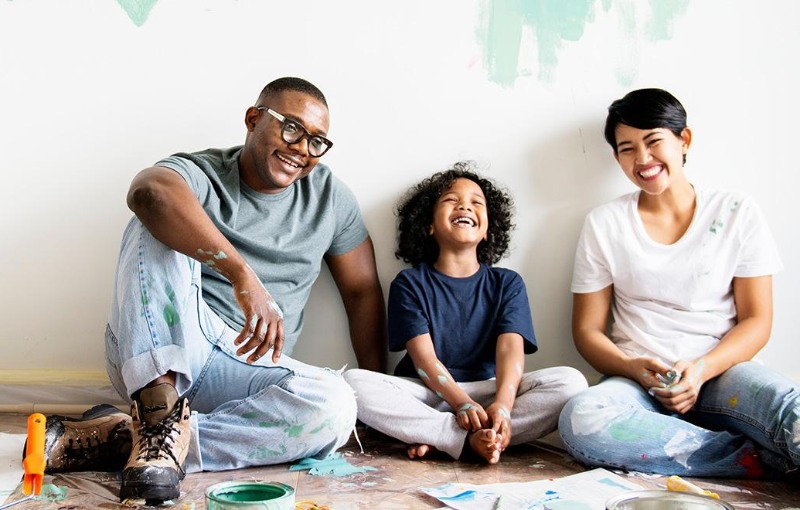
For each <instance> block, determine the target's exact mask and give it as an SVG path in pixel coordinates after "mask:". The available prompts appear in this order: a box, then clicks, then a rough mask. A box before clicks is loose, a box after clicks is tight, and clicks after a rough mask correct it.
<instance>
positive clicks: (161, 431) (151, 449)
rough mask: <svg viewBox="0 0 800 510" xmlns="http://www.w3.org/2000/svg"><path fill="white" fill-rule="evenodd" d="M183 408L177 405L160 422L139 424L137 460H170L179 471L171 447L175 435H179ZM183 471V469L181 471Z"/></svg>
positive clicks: (178, 463)
mask: <svg viewBox="0 0 800 510" xmlns="http://www.w3.org/2000/svg"><path fill="white" fill-rule="evenodd" d="M182 408H183V406H182V405H181V404H178V405H176V406H175V410H174V411H172V413H170V414H169V416H167V417H166V418H164V419H163V420H161V421H160V422H158V423H156V424H154V425H152V426H148V425H146V424H145V423H144V421H142V422H141V424H142V427H141V431H140V437H139V445H138V446H139V459H141V460H144V461H149V460H154V459H158V458H171V459H172V461H173V462H174V463H175V465H176V466H178V469H181V465H180V462H178V459H177V458H176V457H175V454H174V453H173V451H172V450H173V448H172V447H173V445H174V444H175V437H174V435H173V433H174V434H175V435H180V433H181V431H180V427H179V422H180V419H181V413H182ZM181 471H183V469H181Z"/></svg>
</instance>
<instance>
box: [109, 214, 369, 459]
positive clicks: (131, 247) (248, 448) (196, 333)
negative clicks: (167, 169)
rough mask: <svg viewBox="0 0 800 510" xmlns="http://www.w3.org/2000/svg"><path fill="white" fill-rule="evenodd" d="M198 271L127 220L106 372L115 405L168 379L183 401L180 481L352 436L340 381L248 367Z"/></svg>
mask: <svg viewBox="0 0 800 510" xmlns="http://www.w3.org/2000/svg"><path fill="white" fill-rule="evenodd" d="M201 283H202V282H201V276H200V263H199V262H197V261H196V260H194V259H192V258H190V257H187V256H185V255H182V254H181V253H178V252H176V251H174V250H171V249H169V248H168V247H167V246H165V245H164V244H162V243H161V242H159V241H158V240H156V239H155V238H153V236H152V235H151V234H150V232H149V231H148V230H147V229H146V228H145V227H144V225H142V224H141V222H139V220H137V219H136V218H134V219H132V220H131V222H130V223H129V224H128V227H127V228H126V230H125V233H124V235H123V240H122V247H121V249H120V255H119V261H118V265H117V274H116V280H115V284H114V294H113V296H112V306H111V312H110V314H109V322H108V326H107V327H106V369H107V371H108V375H109V377H110V379H111V382H112V384H113V385H114V387H115V388H116V389H117V391H118V392H119V394H120V395H122V396H123V398H125V399H127V400H130V399H131V395H133V393H134V392H136V391H137V390H139V389H141V388H142V387H144V386H145V385H146V384H148V383H149V382H151V381H153V380H154V379H156V378H157V377H159V376H161V375H164V374H166V373H167V372H173V373H175V375H176V384H175V386H176V389H177V390H178V393H179V394H180V395H182V396H184V397H187V398H188V399H189V407H190V409H192V411H193V412H197V413H198V414H193V416H192V420H191V422H192V443H191V446H190V450H189V455H188V457H187V459H186V464H185V466H184V469H185V470H186V471H187V472H196V471H203V470H206V471H221V470H226V469H237V468H243V467H248V466H258V465H264V464H278V463H283V462H289V461H292V460H296V459H300V458H304V457H311V456H325V455H327V454H328V453H330V452H332V451H334V450H335V449H337V448H338V447H340V446H342V445H343V444H344V443H346V442H347V440H348V439H349V437H350V433H351V431H352V430H353V427H354V426H355V420H356V403H355V396H354V394H353V390H352V389H351V388H350V386H349V385H348V384H347V383H346V382H345V381H344V379H343V378H342V377H341V374H339V373H337V372H335V371H333V370H330V369H326V368H318V367H313V366H310V365H306V364H304V363H301V362H299V361H296V360H293V359H291V358H289V357H288V356H285V355H284V356H282V357H281V359H280V360H279V362H278V364H277V365H275V364H273V363H272V360H271V356H272V352H271V351H270V352H269V353H268V354H266V355H264V356H263V357H262V358H261V359H260V360H259V361H258V362H257V363H254V364H252V365H248V364H247V363H244V362H243V361H242V359H241V357H239V356H236V354H235V352H236V349H237V347H236V346H234V345H233V340H234V339H235V338H236V336H237V335H238V332H237V331H235V330H233V329H231V328H230V327H228V326H227V324H226V323H225V322H224V321H223V320H222V319H221V318H220V317H219V316H218V315H217V314H216V313H215V312H214V311H213V310H211V309H210V308H209V307H208V305H207V304H206V302H205V301H203V298H202V285H201Z"/></svg>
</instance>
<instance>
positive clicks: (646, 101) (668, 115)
mask: <svg viewBox="0 0 800 510" xmlns="http://www.w3.org/2000/svg"><path fill="white" fill-rule="evenodd" d="M618 124H625V125H627V126H631V127H634V128H636V129H655V128H664V129H668V130H670V131H672V133H673V134H674V135H675V136H678V137H679V136H681V133H683V130H684V129H685V128H686V110H684V109H683V105H682V104H681V102H680V101H678V100H677V99H676V98H675V96H673V95H672V94H670V93H669V92H667V91H666V90H661V89H639V90H634V91H632V92H628V93H627V94H626V95H625V97H623V98H622V99H617V100H616V101H614V102H613V103H611V106H609V107H608V117H606V127H605V131H604V134H605V137H606V141H607V142H608V144H609V145H611V148H612V149H613V150H614V154H617V136H616V134H615V130H616V129H617V125H618ZM685 162H686V157H685V156H684V163H685Z"/></svg>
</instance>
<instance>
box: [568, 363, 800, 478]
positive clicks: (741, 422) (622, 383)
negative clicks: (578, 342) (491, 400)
mask: <svg viewBox="0 0 800 510" xmlns="http://www.w3.org/2000/svg"><path fill="white" fill-rule="evenodd" d="M559 430H560V432H561V437H562V438H563V440H564V444H565V446H566V447H567V450H568V451H569V453H570V454H571V455H572V456H573V457H575V458H576V459H578V460H579V461H581V462H582V463H584V464H587V465H590V466H608V467H613V468H619V469H625V470H630V471H642V472H650V473H660V474H665V475H682V476H699V477H702V476H715V477H736V478H744V477H763V476H765V475H768V474H780V473H787V472H789V471H793V470H795V469H797V467H798V466H800V389H798V386H797V385H796V384H794V383H793V382H792V381H790V380H789V379H787V378H785V377H783V376H782V375H780V374H778V373H776V372H774V371H772V370H770V369H768V368H766V367H764V366H763V365H761V364H759V363H757V362H752V361H748V362H745V363H739V364H738V365H735V366H733V367H732V368H730V369H728V370H727V371H726V372H725V373H724V374H722V375H721V376H719V377H717V378H715V379H712V380H710V381H708V382H706V383H705V385H703V387H702V388H701V392H700V396H699V398H698V400H697V403H696V404H695V407H694V409H693V410H692V411H690V412H689V413H687V414H686V415H683V416H682V415H679V414H677V413H671V412H669V411H667V410H666V409H665V408H664V407H663V406H661V404H659V403H658V401H657V400H656V399H654V398H652V397H651V396H650V395H648V394H647V393H646V392H645V390H644V389H642V387H641V386H639V385H638V384H637V383H636V382H634V381H631V380H630V379H627V378H624V377H610V378H607V379H605V380H603V381H601V382H600V383H599V384H597V385H595V386H593V387H591V388H589V389H588V390H586V391H585V392H583V393H580V394H579V395H577V396H576V397H574V398H572V399H571V400H570V401H569V402H568V403H567V405H566V406H565V407H564V409H563V411H562V412H561V416H560V419H559Z"/></svg>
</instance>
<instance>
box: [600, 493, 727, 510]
mask: <svg viewBox="0 0 800 510" xmlns="http://www.w3.org/2000/svg"><path fill="white" fill-rule="evenodd" d="M606 510H734V508H733V506H732V505H730V504H729V503H726V502H724V501H722V500H720V499H714V498H710V497H708V496H700V495H697V494H689V493H686V492H673V491H656V490H654V491H633V492H626V493H625V494H621V495H619V496H616V497H613V498H611V499H609V500H608V501H606Z"/></svg>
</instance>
